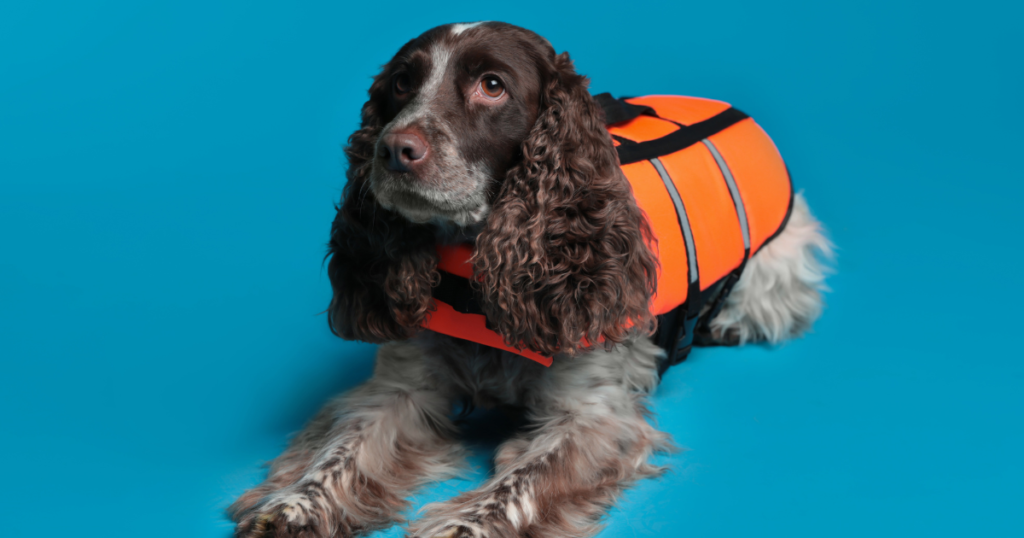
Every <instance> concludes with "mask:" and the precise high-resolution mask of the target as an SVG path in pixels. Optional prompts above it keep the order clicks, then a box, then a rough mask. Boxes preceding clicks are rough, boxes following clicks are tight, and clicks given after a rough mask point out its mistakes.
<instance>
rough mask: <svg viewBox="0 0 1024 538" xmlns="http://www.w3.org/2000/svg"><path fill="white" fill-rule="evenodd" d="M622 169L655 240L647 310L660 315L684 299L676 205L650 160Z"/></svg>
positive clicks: (683, 258) (683, 257)
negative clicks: (653, 284)
mask: <svg viewBox="0 0 1024 538" xmlns="http://www.w3.org/2000/svg"><path fill="white" fill-rule="evenodd" d="M622 171H623V173H625V174H626V178H628V179H629V182H630V184H632V186H633V198H635V199H636V203H637V205H639V206H640V209H642V210H643V211H644V213H645V214H646V215H647V220H648V222H650V224H651V229H652V230H653V231H654V235H655V239H657V244H656V245H651V249H652V250H653V251H654V252H655V254H657V256H658V259H659V261H660V262H661V267H660V268H659V269H658V291H657V294H656V295H655V296H654V298H653V299H652V301H651V311H652V312H654V313H655V314H664V313H665V312H668V311H669V310H672V309H673V308H675V307H676V306H678V305H680V304H682V303H683V302H684V301H686V292H687V282H686V265H687V260H686V245H685V243H683V232H682V230H680V229H679V219H678V217H677V216H676V208H675V205H673V204H672V198H671V197H670V196H669V194H668V191H667V190H665V184H664V183H662V181H661V176H660V175H658V171H657V170H656V169H655V168H654V165H652V164H651V163H650V161H640V162H635V163H632V164H627V165H623V166H622Z"/></svg>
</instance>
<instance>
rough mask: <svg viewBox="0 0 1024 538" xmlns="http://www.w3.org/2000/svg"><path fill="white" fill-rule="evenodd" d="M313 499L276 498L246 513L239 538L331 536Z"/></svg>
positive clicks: (238, 534)
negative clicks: (318, 514) (317, 512)
mask: <svg viewBox="0 0 1024 538" xmlns="http://www.w3.org/2000/svg"><path fill="white" fill-rule="evenodd" d="M323 527H324V525H323V521H322V519H321V518H320V517H318V516H317V514H316V508H315V506H314V505H313V503H312V502H311V501H310V500H309V498H307V497H306V496H304V495H289V496H287V497H284V498H281V499H275V500H273V501H271V502H268V503H266V504H265V505H264V506H261V507H259V508H257V509H255V510H253V511H252V512H251V513H250V514H247V515H246V516H244V517H243V518H242V519H241V520H240V521H239V522H238V526H237V527H236V528H235V538H330V537H331V536H333V534H331V533H326V532H324V531H325V529H324V528H323Z"/></svg>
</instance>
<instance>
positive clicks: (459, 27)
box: [452, 21, 487, 35]
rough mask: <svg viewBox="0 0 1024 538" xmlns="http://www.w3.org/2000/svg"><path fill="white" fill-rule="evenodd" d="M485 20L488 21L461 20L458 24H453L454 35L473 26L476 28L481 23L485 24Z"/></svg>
mask: <svg viewBox="0 0 1024 538" xmlns="http://www.w3.org/2000/svg"><path fill="white" fill-rule="evenodd" d="M485 22H487V21H478V22H469V23H465V22H460V23H458V24H453V25H452V35H460V34H461V33H462V32H465V31H466V30H470V29H472V28H476V27H477V26H480V25H481V24H483V23H485Z"/></svg>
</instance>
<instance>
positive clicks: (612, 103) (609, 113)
mask: <svg viewBox="0 0 1024 538" xmlns="http://www.w3.org/2000/svg"><path fill="white" fill-rule="evenodd" d="M594 101H597V104H598V105H601V108H602V109H604V122H605V124H607V125H612V124H614V123H622V122H624V121H629V120H632V119H635V118H636V117H637V116H640V115H643V114H647V115H648V116H657V114H655V113H654V109H653V108H651V107H649V106H644V105H634V104H633V103H627V102H626V100H625V99H616V98H614V97H612V94H610V93H599V94H597V95H595V96H594Z"/></svg>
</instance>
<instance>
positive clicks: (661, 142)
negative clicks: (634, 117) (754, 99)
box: [617, 107, 750, 164]
mask: <svg viewBox="0 0 1024 538" xmlns="http://www.w3.org/2000/svg"><path fill="white" fill-rule="evenodd" d="M749 117H750V116H747V115H746V114H744V113H743V112H740V111H739V110H737V109H735V108H731V107H730V108H728V109H726V110H724V111H722V112H719V113H718V114H716V115H714V116H712V117H710V118H708V119H706V120H704V121H701V122H698V123H694V124H693V125H688V126H685V127H680V128H679V129H678V130H676V131H673V132H671V133H669V134H667V135H665V136H663V137H661V138H655V139H654V140H651V141H648V142H638V143H636V144H629V145H626V144H623V145H621V146H619V147H618V148H617V149H618V150H619V162H621V163H622V164H630V163H635V162H638V161H644V160H647V159H652V158H654V157H660V156H662V155H668V154H670V153H675V152H677V151H679V150H681V149H685V148H688V147H690V146H692V145H694V144H696V143H697V142H700V141H701V140H704V139H705V138H707V137H709V136H711V135H714V134H716V133H719V132H721V131H724V130H725V129H727V128H729V127H732V126H733V125H736V124H737V123H739V122H741V121H743V120H745V119H747V118H749Z"/></svg>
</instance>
